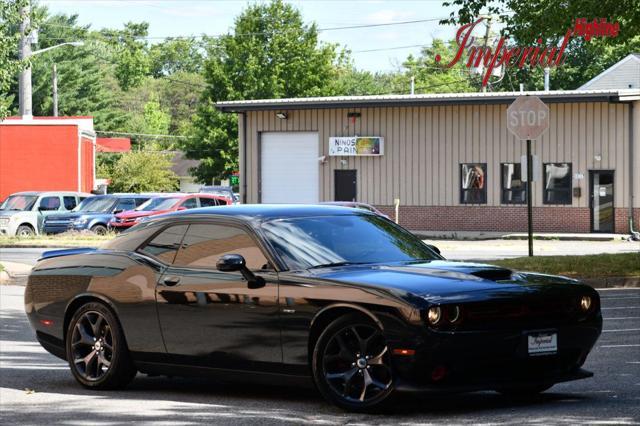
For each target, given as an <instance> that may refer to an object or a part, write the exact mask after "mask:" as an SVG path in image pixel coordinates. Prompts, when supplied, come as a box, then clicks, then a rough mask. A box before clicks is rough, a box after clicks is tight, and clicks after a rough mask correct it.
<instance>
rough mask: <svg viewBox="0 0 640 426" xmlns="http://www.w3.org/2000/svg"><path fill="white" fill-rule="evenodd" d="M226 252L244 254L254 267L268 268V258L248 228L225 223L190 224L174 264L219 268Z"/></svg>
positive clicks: (189, 266)
mask: <svg viewBox="0 0 640 426" xmlns="http://www.w3.org/2000/svg"><path fill="white" fill-rule="evenodd" d="M225 254H240V255H242V256H243V257H244V258H245V260H246V262H247V267H248V268H249V269H251V270H255V271H257V270H264V269H267V268H268V267H269V266H268V264H269V262H268V260H267V258H266V257H265V256H264V255H263V254H262V251H261V250H260V248H259V247H258V246H257V245H256V243H255V242H254V241H253V239H252V238H251V237H250V236H249V234H247V233H246V232H245V231H244V230H242V229H239V228H235V227H231V226H226V225H225V226H223V225H212V224H196V225H190V226H189V230H188V231H187V235H185V237H184V240H183V241H182V247H181V248H180V251H179V252H178V255H177V256H176V259H175V262H174V264H175V265H176V266H182V267H186V268H206V269H216V262H217V261H218V259H220V257H221V256H223V255H225Z"/></svg>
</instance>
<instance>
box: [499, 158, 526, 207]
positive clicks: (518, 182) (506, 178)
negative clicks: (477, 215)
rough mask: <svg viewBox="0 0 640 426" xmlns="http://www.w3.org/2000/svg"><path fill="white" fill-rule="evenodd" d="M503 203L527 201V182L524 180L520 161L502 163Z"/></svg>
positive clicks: (522, 202)
mask: <svg viewBox="0 0 640 426" xmlns="http://www.w3.org/2000/svg"><path fill="white" fill-rule="evenodd" d="M501 168H502V172H501V173H502V204H524V203H526V202H527V183H526V182H523V181H522V175H521V173H522V168H521V165H520V163H502V165H501Z"/></svg>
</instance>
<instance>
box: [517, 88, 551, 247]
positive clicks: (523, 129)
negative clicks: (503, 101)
mask: <svg viewBox="0 0 640 426" xmlns="http://www.w3.org/2000/svg"><path fill="white" fill-rule="evenodd" d="M507 128H508V129H509V131H511V133H513V134H514V135H515V137H516V138H517V139H519V140H526V141H527V231H528V234H529V256H533V203H532V194H531V193H532V190H531V181H532V180H533V158H532V157H531V140H532V139H537V138H539V137H540V136H541V135H542V134H543V133H544V132H545V131H546V130H547V129H548V128H549V108H548V107H547V106H546V105H545V104H544V102H542V101H541V100H540V98H539V97H537V96H518V97H517V98H516V100H515V101H513V103H512V104H511V105H510V106H509V108H507Z"/></svg>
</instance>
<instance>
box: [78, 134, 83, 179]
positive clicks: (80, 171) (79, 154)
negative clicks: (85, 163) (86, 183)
mask: <svg viewBox="0 0 640 426" xmlns="http://www.w3.org/2000/svg"><path fill="white" fill-rule="evenodd" d="M78 192H82V130H80V126H78Z"/></svg>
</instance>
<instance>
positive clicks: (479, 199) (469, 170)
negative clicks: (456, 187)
mask: <svg viewBox="0 0 640 426" xmlns="http://www.w3.org/2000/svg"><path fill="white" fill-rule="evenodd" d="M460 170H461V172H462V175H461V178H460V183H461V188H460V203H461V204H486V203H487V178H486V176H487V165H486V163H467V164H461V165H460Z"/></svg>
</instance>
